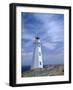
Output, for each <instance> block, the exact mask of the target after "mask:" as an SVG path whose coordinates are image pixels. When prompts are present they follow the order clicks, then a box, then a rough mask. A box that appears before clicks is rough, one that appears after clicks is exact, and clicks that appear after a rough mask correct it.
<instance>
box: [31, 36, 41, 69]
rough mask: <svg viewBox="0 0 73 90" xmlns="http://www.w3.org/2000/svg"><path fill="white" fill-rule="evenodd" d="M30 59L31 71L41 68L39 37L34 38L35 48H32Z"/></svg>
mask: <svg viewBox="0 0 73 90" xmlns="http://www.w3.org/2000/svg"><path fill="white" fill-rule="evenodd" d="M32 59H33V60H32V66H31V69H38V68H43V58H42V50H41V41H40V38H39V37H35V47H34V51H33V58H32Z"/></svg>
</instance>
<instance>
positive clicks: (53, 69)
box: [22, 64, 64, 77]
mask: <svg viewBox="0 0 73 90" xmlns="http://www.w3.org/2000/svg"><path fill="white" fill-rule="evenodd" d="M59 75H64V65H62V64H59V65H46V66H45V67H44V68H42V69H34V70H28V71H25V72H23V73H22V77H36V76H59Z"/></svg>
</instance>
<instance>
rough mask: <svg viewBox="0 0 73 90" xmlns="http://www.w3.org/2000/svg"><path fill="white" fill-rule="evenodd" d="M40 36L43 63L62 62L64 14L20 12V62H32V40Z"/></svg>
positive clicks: (24, 63)
mask: <svg viewBox="0 0 73 90" xmlns="http://www.w3.org/2000/svg"><path fill="white" fill-rule="evenodd" d="M37 35H38V36H39V37H40V40H41V46H42V47H41V48H42V54H43V63H44V65H48V64H64V15H63V14H52V13H25V12H22V13H21V60H22V61H21V62H22V66H28V65H31V64H32V59H33V51H34V41H35V37H36V36H37Z"/></svg>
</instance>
